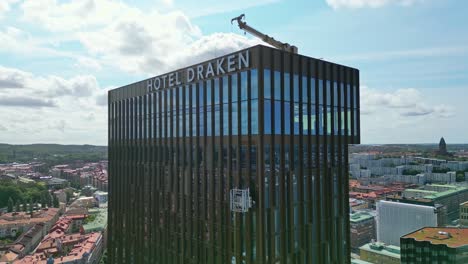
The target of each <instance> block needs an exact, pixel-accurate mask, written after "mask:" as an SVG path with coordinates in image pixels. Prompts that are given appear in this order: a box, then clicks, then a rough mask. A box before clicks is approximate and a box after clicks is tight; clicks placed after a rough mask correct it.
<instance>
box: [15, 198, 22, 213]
mask: <svg viewBox="0 0 468 264" xmlns="http://www.w3.org/2000/svg"><path fill="white" fill-rule="evenodd" d="M20 205H21V203H20V201H19V199H18V200H16V203H15V212H20V211H21V208H20Z"/></svg>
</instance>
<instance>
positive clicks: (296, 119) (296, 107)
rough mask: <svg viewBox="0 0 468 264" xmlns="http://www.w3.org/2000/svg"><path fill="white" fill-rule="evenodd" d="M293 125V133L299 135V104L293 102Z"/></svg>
mask: <svg viewBox="0 0 468 264" xmlns="http://www.w3.org/2000/svg"><path fill="white" fill-rule="evenodd" d="M293 114H294V125H293V129H294V131H293V134H294V135H299V122H301V117H300V116H299V104H298V103H294V113H293Z"/></svg>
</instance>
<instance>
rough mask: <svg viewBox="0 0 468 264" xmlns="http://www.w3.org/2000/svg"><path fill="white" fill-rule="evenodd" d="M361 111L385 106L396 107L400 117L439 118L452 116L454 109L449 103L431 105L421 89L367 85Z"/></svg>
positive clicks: (363, 94)
mask: <svg viewBox="0 0 468 264" xmlns="http://www.w3.org/2000/svg"><path fill="white" fill-rule="evenodd" d="M360 95H361V98H360V99H361V113H362V114H372V113H374V112H376V113H379V112H380V111H381V110H382V109H384V108H389V109H394V111H396V113H398V114H399V116H400V117H402V116H406V117H411V116H429V115H430V116H433V117H439V118H445V117H451V116H453V115H454V110H453V109H452V108H451V107H450V106H447V105H444V104H440V105H431V104H430V103H428V102H426V101H425V98H424V96H423V94H422V93H421V91H420V90H418V89H414V88H409V89H398V90H395V91H394V92H386V93H384V92H380V91H378V90H376V89H370V88H367V87H366V86H362V87H361V93H360Z"/></svg>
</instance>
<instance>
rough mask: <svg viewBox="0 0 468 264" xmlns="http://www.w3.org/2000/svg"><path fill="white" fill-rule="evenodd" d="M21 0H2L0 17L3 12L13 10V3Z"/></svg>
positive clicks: (0, 2)
mask: <svg viewBox="0 0 468 264" xmlns="http://www.w3.org/2000/svg"><path fill="white" fill-rule="evenodd" d="M18 1H19V0H2V1H0V17H1V16H2V14H4V13H6V12H8V11H10V10H11V5H13V4H15V3H16V2H18Z"/></svg>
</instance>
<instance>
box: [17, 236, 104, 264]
mask: <svg viewBox="0 0 468 264" xmlns="http://www.w3.org/2000/svg"><path fill="white" fill-rule="evenodd" d="M103 247H104V245H103V240H102V235H101V233H91V234H86V235H81V234H72V235H68V236H64V237H62V238H61V239H56V240H46V241H42V242H41V244H40V245H39V246H38V249H37V251H36V253H34V254H33V255H28V256H25V257H24V258H22V259H18V260H16V261H14V262H13V263H14V264H69V263H83V264H97V263H99V260H100V259H101V256H102V252H103Z"/></svg>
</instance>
